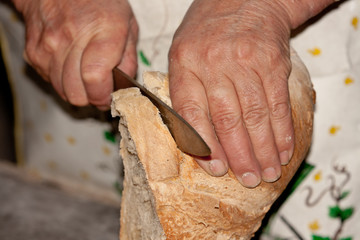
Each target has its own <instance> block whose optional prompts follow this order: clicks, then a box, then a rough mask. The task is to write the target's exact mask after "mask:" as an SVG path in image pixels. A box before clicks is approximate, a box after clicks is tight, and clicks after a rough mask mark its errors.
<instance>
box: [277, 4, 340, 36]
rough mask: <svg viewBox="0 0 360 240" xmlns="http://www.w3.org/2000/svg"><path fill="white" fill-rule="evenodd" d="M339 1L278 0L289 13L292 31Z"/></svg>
mask: <svg viewBox="0 0 360 240" xmlns="http://www.w3.org/2000/svg"><path fill="white" fill-rule="evenodd" d="M336 1H337V0H291V1H289V0H278V3H279V4H280V5H281V6H282V8H283V9H284V10H285V11H286V12H287V14H288V16H289V19H290V27H291V29H295V28H297V27H298V26H300V25H301V24H303V23H304V22H306V21H307V20H308V19H310V18H312V17H314V16H315V15H317V14H318V13H320V12H321V11H322V10H324V9H325V8H326V7H328V6H329V5H331V4H332V3H334V2H336Z"/></svg>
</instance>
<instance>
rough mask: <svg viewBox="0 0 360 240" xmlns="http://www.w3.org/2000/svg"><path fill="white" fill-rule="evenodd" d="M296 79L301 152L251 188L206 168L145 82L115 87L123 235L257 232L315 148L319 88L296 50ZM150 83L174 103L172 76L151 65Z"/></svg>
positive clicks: (134, 239) (240, 235) (134, 238)
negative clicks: (167, 121)
mask: <svg viewBox="0 0 360 240" xmlns="http://www.w3.org/2000/svg"><path fill="white" fill-rule="evenodd" d="M292 64H293V70H292V72H291V75H290V79H289V91H290V96H291V107H292V117H293V122H294V127H295V142H296V143H295V151H294V155H293V157H292V159H291V161H290V163H289V164H288V165H287V166H283V167H282V170H283V173H282V176H281V178H280V179H279V180H278V181H277V182H275V183H265V182H262V183H261V184H260V185H259V186H258V187H256V188H253V189H249V188H245V187H243V186H242V185H241V184H240V183H239V182H238V181H237V180H236V178H235V177H234V176H233V174H232V173H231V172H229V173H228V174H226V175H225V176H223V177H212V176H209V175H208V174H206V173H205V171H204V170H202V169H201V168H200V167H199V166H198V164H197V163H196V162H195V160H194V159H193V158H192V157H191V156H189V155H187V154H185V153H183V152H181V151H180V150H179V149H178V148H177V146H176V144H175V142H174V140H173V138H172V136H171V134H170V133H169V131H168V129H167V127H166V126H165V125H164V124H163V122H162V119H161V117H160V115H159V112H158V109H157V108H156V107H155V106H154V105H153V104H152V103H151V102H150V101H149V100H148V99H147V98H146V97H144V96H142V95H141V94H140V91H139V90H138V89H137V88H129V89H122V90H118V91H117V92H115V93H113V95H112V97H113V102H112V114H113V116H120V123H119V130H120V132H121V136H122V140H121V143H120V149H121V150H120V153H121V156H122V158H123V161H124V167H125V180H124V191H123V197H122V204H121V230H120V239H121V240H128V239H131V240H140V239H141V240H142V239H143V240H145V239H146V240H149V239H153V240H160V239H217V240H220V239H250V238H251V237H252V235H253V234H254V233H255V231H256V230H257V229H258V228H259V226H260V225H261V221H262V219H263V217H264V215H265V213H266V212H267V211H268V210H269V208H270V207H271V205H272V204H273V203H274V201H275V200H276V199H277V197H278V196H279V195H280V194H281V193H282V191H283V190H284V189H285V187H286V185H287V184H288V183H289V181H290V179H291V178H292V177H293V175H294V173H295V172H296V170H297V168H298V167H299V165H300V163H301V162H302V160H303V159H304V158H305V155H306V153H307V151H308V149H309V146H310V143H311V135H312V121H313V110H314V109H313V105H314V100H315V95H314V91H313V88H312V84H311V82H310V78H309V75H308V72H307V70H306V68H305V66H304V65H303V64H302V62H301V61H300V59H299V58H298V57H297V55H296V54H295V53H294V52H292ZM143 78H144V83H145V86H146V87H147V88H148V89H149V90H151V91H153V92H154V93H155V94H157V95H158V96H160V97H161V98H162V99H163V100H164V101H165V102H168V103H169V104H170V99H169V92H168V79H167V75H165V74H162V73H159V72H146V73H145V74H144V76H143Z"/></svg>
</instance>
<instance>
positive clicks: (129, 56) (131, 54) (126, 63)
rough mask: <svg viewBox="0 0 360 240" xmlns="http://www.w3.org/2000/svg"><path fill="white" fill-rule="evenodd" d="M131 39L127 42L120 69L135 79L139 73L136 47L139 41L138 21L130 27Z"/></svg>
mask: <svg viewBox="0 0 360 240" xmlns="http://www.w3.org/2000/svg"><path fill="white" fill-rule="evenodd" d="M130 28H131V30H130V34H129V38H128V40H127V42H126V46H125V51H124V54H123V57H122V59H121V62H120V64H119V65H118V67H119V68H120V69H121V70H123V71H124V72H125V73H127V74H128V75H129V76H131V77H135V75H136V71H137V54H136V45H137V39H138V25H137V23H136V20H135V19H134V20H133V23H132V24H131V26H130Z"/></svg>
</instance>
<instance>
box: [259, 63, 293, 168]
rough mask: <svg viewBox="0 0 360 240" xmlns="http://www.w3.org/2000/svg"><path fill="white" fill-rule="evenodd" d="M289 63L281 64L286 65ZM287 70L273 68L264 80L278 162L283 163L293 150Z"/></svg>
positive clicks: (287, 160)
mask: <svg viewBox="0 0 360 240" xmlns="http://www.w3.org/2000/svg"><path fill="white" fill-rule="evenodd" d="M289 65H290V63H287V64H286V63H284V64H281V66H288V69H290V66H289ZM288 72H289V71H286V70H283V68H281V69H280V70H279V71H276V70H273V74H272V75H270V76H269V77H270V78H272V79H268V80H265V81H264V83H263V84H264V89H265V90H266V96H267V102H268V106H269V112H270V120H271V125H272V129H273V133H274V137H275V142H276V146H277V149H278V152H279V157H280V162H281V164H283V165H285V164H287V163H288V162H289V160H290V158H291V156H292V154H293V151H294V129H293V124H292V118H291V107H290V101H289V92H288V84H287V78H288Z"/></svg>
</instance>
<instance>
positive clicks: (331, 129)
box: [329, 126, 340, 136]
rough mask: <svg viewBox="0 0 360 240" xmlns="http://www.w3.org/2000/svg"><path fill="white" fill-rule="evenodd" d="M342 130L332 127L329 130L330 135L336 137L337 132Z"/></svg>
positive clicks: (338, 127)
mask: <svg viewBox="0 0 360 240" xmlns="http://www.w3.org/2000/svg"><path fill="white" fill-rule="evenodd" d="M339 130H340V126H331V127H330V128H329V133H330V135H333V136H334V135H336V134H337V132H338V131H339Z"/></svg>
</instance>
